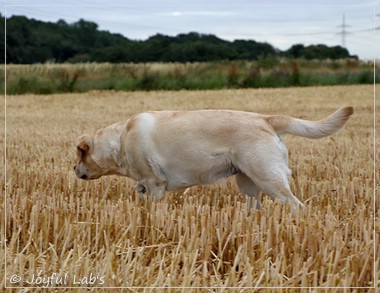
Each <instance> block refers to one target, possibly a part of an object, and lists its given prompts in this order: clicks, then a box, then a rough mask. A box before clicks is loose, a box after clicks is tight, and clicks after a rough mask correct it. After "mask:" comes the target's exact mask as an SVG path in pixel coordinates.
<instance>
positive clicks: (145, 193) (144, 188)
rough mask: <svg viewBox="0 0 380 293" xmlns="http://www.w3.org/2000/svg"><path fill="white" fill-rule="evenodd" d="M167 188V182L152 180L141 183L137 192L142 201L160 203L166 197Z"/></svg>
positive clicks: (137, 187)
mask: <svg viewBox="0 0 380 293" xmlns="http://www.w3.org/2000/svg"><path fill="white" fill-rule="evenodd" d="M166 186H167V183H166V181H163V180H159V179H151V180H146V181H141V182H139V183H138V184H137V186H136V191H137V193H138V195H139V197H140V199H144V198H149V199H150V200H151V201H158V200H160V199H161V198H163V197H164V195H165V191H166Z"/></svg>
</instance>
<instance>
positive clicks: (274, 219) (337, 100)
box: [0, 86, 380, 292]
mask: <svg viewBox="0 0 380 293" xmlns="http://www.w3.org/2000/svg"><path fill="white" fill-rule="evenodd" d="M378 91H379V89H378ZM344 105H353V106H354V109H355V113H354V115H353V116H352V118H351V119H350V120H349V122H348V124H347V125H346V127H345V128H344V129H343V130H342V131H341V132H339V133H338V134H336V135H334V136H331V137H328V138H324V139H321V140H310V139H306V138H300V137H293V136H286V137H285V141H286V143H287V146H288V149H289V155H290V157H289V158H290V167H291V169H292V171H293V174H292V180H291V188H292V191H293V193H294V194H295V195H296V196H297V197H298V198H299V199H300V200H301V201H302V202H303V203H304V204H305V206H306V208H305V209H303V210H301V211H297V212H295V213H292V212H291V211H290V209H289V207H287V206H281V205H280V204H278V203H277V202H274V201H272V200H271V199H269V198H267V197H264V202H263V208H262V210H261V211H257V210H255V209H254V210H252V211H251V212H250V213H249V212H248V211H247V208H246V202H245V199H244V197H242V196H241V195H240V194H239V193H238V191H237V188H236V186H235V183H234V180H233V179H229V180H227V181H224V182H221V183H220V184H218V185H214V186H203V187H193V188H191V189H190V190H188V191H187V192H186V194H183V193H180V192H178V193H169V194H167V197H166V198H165V199H164V200H162V201H160V202H157V203H154V204H148V203H142V202H141V201H139V200H138V198H136V196H135V186H134V182H133V181H131V180H129V179H127V178H122V177H105V178H101V179H99V180H96V181H90V182H84V181H81V180H78V179H77V178H76V177H75V175H74V172H73V165H74V163H75V159H76V149H75V147H76V144H75V143H76V138H77V136H79V135H81V134H83V133H86V132H91V131H92V130H94V129H97V128H101V127H104V126H107V125H109V124H112V123H114V122H118V121H120V120H125V119H127V118H128V117H129V116H130V115H132V114H135V113H138V112H142V111H147V110H161V109H186V110H192V109H214V108H217V109H236V110H245V111H253V112H261V113H266V114H285V115H291V116H296V117H299V118H305V119H314V120H317V119H320V118H323V117H325V116H326V115H328V114H330V113H331V112H333V111H334V110H335V109H337V108H338V107H340V106H344ZM6 106H7V125H6V147H7V149H6V151H7V154H6V158H7V161H6V182H5V183H6V196H5V197H1V201H2V204H1V215H2V217H1V219H0V222H1V225H0V229H1V235H2V243H3V245H2V247H1V255H0V264H1V267H2V268H3V270H4V269H6V270H5V272H6V274H5V278H4V279H2V280H1V281H0V283H1V284H2V286H5V285H6V286H7V287H10V286H11V287H20V286H24V287H37V286H43V285H50V286H53V287H54V286H57V287H90V288H96V287H145V289H141V288H140V289H137V288H134V289H136V291H137V290H144V291H146V292H150V291H152V292H153V291H157V288H152V287H168V288H169V287H171V288H173V289H172V292H176V291H183V292H188V291H189V289H188V288H187V289H186V287H192V288H196V287H198V288H199V290H204V291H207V290H209V291H214V290H216V288H219V291H223V288H225V289H226V288H228V287H239V288H240V289H241V291H243V290H244V288H245V289H246V291H247V292H250V291H251V290H252V288H254V287H256V288H259V287H265V288H267V289H265V290H264V291H268V292H272V289H270V287H289V288H290V287H374V286H379V285H380V283H379V281H378V280H379V278H378V274H377V275H375V272H379V253H377V254H376V256H375V255H374V254H375V251H376V252H378V251H379V248H380V247H379V241H378V238H377V243H376V244H375V239H374V237H375V235H377V236H376V237H379V234H380V229H379V226H380V223H379V220H378V215H379V197H378V196H379V194H378V193H377V194H376V199H375V198H374V178H376V181H377V183H378V182H379V179H380V178H379V177H380V174H379V171H378V170H377V171H376V174H374V167H373V156H374V155H376V156H377V157H378V155H379V153H378V152H377V153H375V154H374V152H373V143H374V141H373V86H335V87H310V88H288V89H265V90H262V89H256V90H220V91H177V92H164V91H163V92H133V93H131V92H107V91H104V92H89V93H86V94H57V95H40V96H39V95H22V96H8V97H7V105H6ZM377 110H378V111H377V112H378V113H379V112H380V109H377ZM2 114H3V115H4V113H2ZM377 122H379V118H377ZM205 127H207V125H205ZM1 131H3V130H1ZM2 139H3V136H2ZM2 172H4V170H2ZM1 180H2V181H3V180H4V178H3V177H2V178H1ZM3 185H4V182H2V186H3ZM374 214H376V216H377V218H376V219H374ZM375 222H376V224H377V226H376V228H375V227H374V223H375ZM4 240H5V241H4ZM5 242H6V246H4V243H5ZM4 256H5V258H4ZM15 276H16V277H15ZM17 277H18V278H17ZM44 281H45V284H44V283H43V282H44ZM39 282H40V283H39ZM200 287H209V288H208V289H206V288H204V289H200ZM210 287H212V288H210ZM248 288H250V289H248ZM32 290H33V289H30V291H32ZM94 290H98V289H94ZM168 290H169V289H168ZM230 290H233V289H230ZM288 290H289V291H292V292H293V291H294V289H288ZM298 290H300V289H298ZM330 290H331V291H332V292H340V289H337V288H335V289H333V288H331V289H330ZM355 290H356V291H360V290H361V289H355ZM26 291H28V289H26ZM226 291H228V289H226Z"/></svg>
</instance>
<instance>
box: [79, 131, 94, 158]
mask: <svg viewBox="0 0 380 293" xmlns="http://www.w3.org/2000/svg"><path fill="white" fill-rule="evenodd" d="M93 145H94V143H93V138H92V137H90V136H88V135H84V136H81V137H80V138H79V143H78V145H77V149H78V150H79V151H80V152H81V154H82V155H84V154H87V153H88V152H89V151H90V149H92V148H93Z"/></svg>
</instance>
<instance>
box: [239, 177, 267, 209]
mask: <svg viewBox="0 0 380 293" xmlns="http://www.w3.org/2000/svg"><path fill="white" fill-rule="evenodd" d="M235 180H236V184H237V185H238V187H239V190H240V193H241V194H242V195H244V196H246V197H247V201H248V209H249V210H251V209H252V208H253V198H255V199H256V208H257V209H261V190H260V188H258V187H257V185H256V184H255V183H254V182H253V181H252V180H251V179H250V178H249V177H248V176H246V175H244V174H243V173H239V174H236V175H235Z"/></svg>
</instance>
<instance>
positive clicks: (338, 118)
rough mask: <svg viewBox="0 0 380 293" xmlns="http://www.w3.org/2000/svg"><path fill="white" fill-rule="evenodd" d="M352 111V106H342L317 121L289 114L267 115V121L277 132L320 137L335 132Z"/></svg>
mask: <svg viewBox="0 0 380 293" xmlns="http://www.w3.org/2000/svg"><path fill="white" fill-rule="evenodd" d="M352 113H354V108H353V107H342V108H340V109H338V110H337V111H335V112H334V113H332V114H331V115H330V116H328V117H326V118H324V119H322V120H319V121H308V120H302V119H297V118H293V117H289V116H278V115H273V116H268V117H267V121H268V123H269V124H270V125H271V126H272V127H273V129H274V130H275V131H276V132H277V133H278V134H280V135H281V134H286V133H290V134H294V135H298V136H304V137H308V138H321V137H325V136H328V135H331V134H333V133H335V132H337V131H338V130H339V129H341V128H342V127H343V125H344V124H345V123H346V122H347V120H348V119H349V118H350V116H351V115H352Z"/></svg>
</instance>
